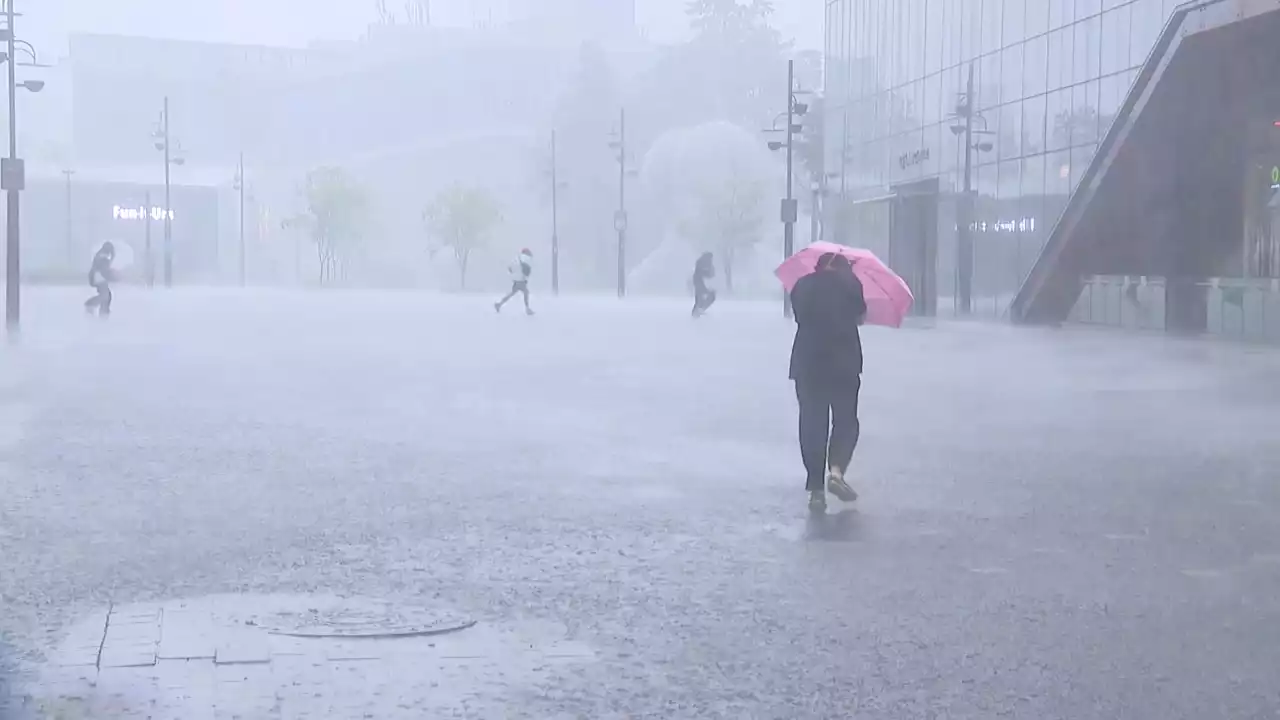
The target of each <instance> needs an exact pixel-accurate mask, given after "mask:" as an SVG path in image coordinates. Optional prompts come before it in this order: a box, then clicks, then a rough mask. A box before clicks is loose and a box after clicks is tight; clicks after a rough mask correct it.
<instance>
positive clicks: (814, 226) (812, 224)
mask: <svg viewBox="0 0 1280 720" xmlns="http://www.w3.org/2000/svg"><path fill="white" fill-rule="evenodd" d="M821 202H822V185H819V184H817V183H814V185H813V203H812V205H813V206H812V207H811V208H810V212H809V244H810V245H812V244H814V243H816V242H818V215H819V214H820V213H821V212H822V209H821V207H820V203H821Z"/></svg>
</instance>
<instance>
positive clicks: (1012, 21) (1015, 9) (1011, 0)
mask: <svg viewBox="0 0 1280 720" xmlns="http://www.w3.org/2000/svg"><path fill="white" fill-rule="evenodd" d="M1026 37H1027V2H1026V0H1004V30H1003V31H1002V32H1001V38H1002V39H1003V41H1002V44H1003V45H1005V46H1007V45H1010V44H1012V43H1016V42H1021V41H1022V40H1024V39H1025V38H1026Z"/></svg>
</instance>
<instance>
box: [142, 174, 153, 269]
mask: <svg viewBox="0 0 1280 720" xmlns="http://www.w3.org/2000/svg"><path fill="white" fill-rule="evenodd" d="M142 202H143V207H145V208H146V209H147V211H146V213H144V216H143V218H142V243H143V251H142V254H143V260H144V261H145V262H146V264H147V287H149V288H153V287H155V286H156V263H155V260H154V259H153V258H152V255H151V191H150V190H148V191H147V192H146V193H145V194H144V195H143V200H142Z"/></svg>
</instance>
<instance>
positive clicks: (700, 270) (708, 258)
mask: <svg viewBox="0 0 1280 720" xmlns="http://www.w3.org/2000/svg"><path fill="white" fill-rule="evenodd" d="M715 276H716V266H715V256H714V255H712V254H711V253H709V252H704V253H702V255H700V256H699V257H698V261H697V262H696V263H694V264H693V317H695V318H698V317H702V315H703V313H705V312H706V311H707V310H709V309H710V308H711V305H712V304H713V303H715V301H716V291H715V290H713V289H712V288H711V278H713V277H715Z"/></svg>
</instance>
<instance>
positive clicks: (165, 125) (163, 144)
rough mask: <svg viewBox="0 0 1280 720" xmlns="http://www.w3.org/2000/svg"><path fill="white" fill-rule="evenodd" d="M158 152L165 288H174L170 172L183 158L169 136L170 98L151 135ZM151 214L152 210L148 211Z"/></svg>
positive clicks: (167, 97)
mask: <svg viewBox="0 0 1280 720" xmlns="http://www.w3.org/2000/svg"><path fill="white" fill-rule="evenodd" d="M151 138H152V140H154V141H155V146H156V150H159V151H161V152H163V153H164V286H165V287H173V209H172V197H171V196H172V183H171V177H170V176H171V173H170V170H171V168H172V166H174V165H181V164H182V163H183V162H185V161H184V160H183V158H182V157H181V155H179V154H178V153H176V152H174V150H175V148H174V147H173V146H174V142H173V138H172V137H171V136H170V134H169V96H168V95H166V96H165V97H164V109H163V110H161V111H160V122H159V123H158V124H157V127H156V129H155V130H153V131H152V133H151ZM147 210H148V212H150V208H148V209H147Z"/></svg>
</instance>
